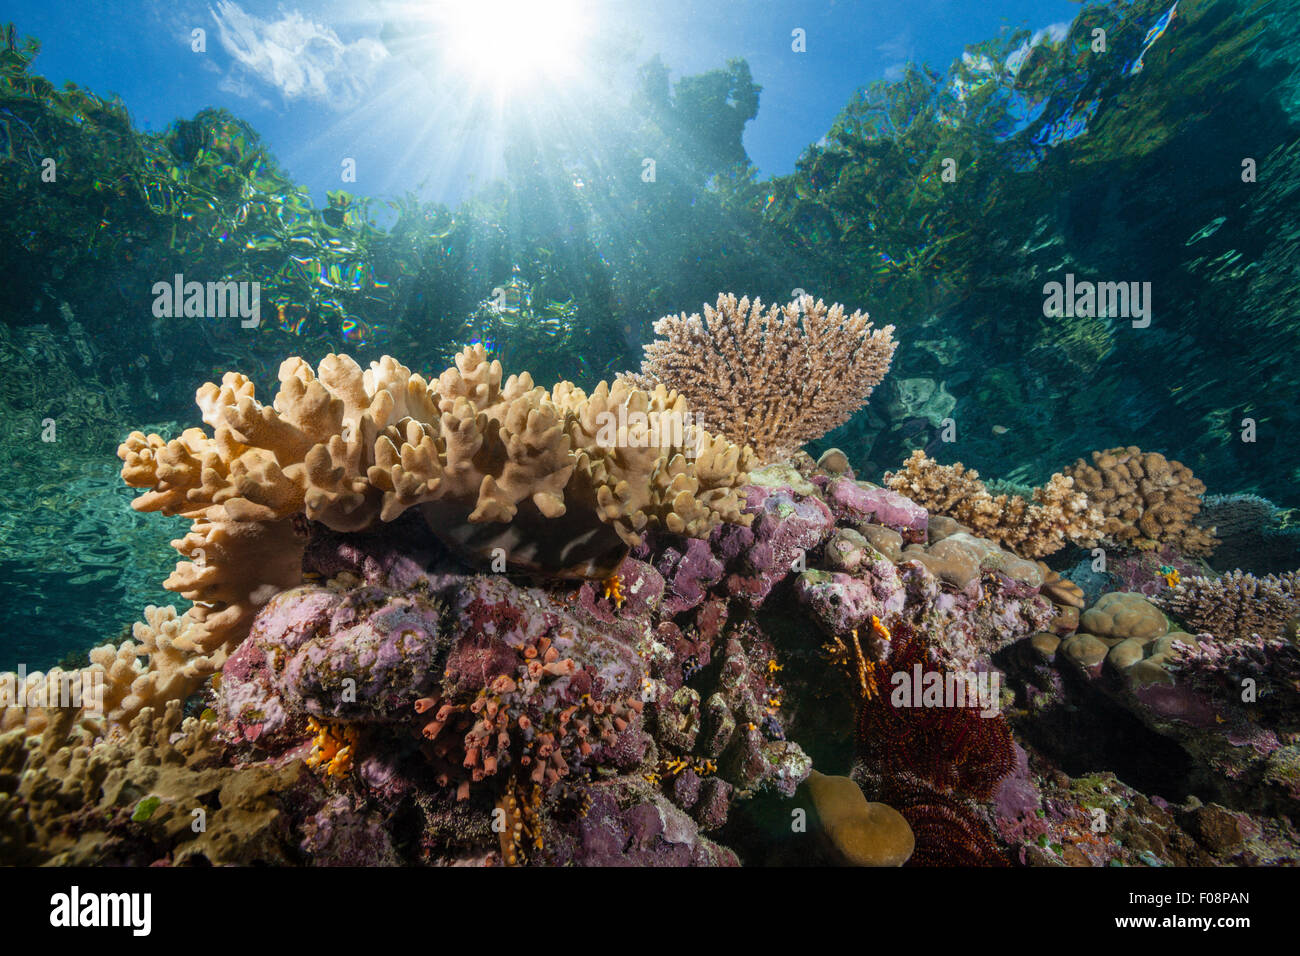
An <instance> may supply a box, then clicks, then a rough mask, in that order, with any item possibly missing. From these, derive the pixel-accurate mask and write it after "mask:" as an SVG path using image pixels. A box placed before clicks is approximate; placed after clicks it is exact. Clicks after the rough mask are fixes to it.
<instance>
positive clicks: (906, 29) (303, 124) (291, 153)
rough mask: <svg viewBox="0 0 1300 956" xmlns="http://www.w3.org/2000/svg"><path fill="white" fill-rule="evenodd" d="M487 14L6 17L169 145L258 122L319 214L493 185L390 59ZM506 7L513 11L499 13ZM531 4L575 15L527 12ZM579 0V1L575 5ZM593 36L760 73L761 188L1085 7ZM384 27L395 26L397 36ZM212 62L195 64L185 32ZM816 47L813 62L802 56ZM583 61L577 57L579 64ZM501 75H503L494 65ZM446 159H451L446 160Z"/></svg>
mask: <svg viewBox="0 0 1300 956" xmlns="http://www.w3.org/2000/svg"><path fill="white" fill-rule="evenodd" d="M484 2H485V0H409V2H395V0H323V2H320V0H318V2H302V3H297V2H294V0H280V2H270V0H238V2H232V0H212V2H211V3H209V2H206V0H200V2H194V0H175V2H173V0H139V2H131V0H9V2H8V3H6V5H5V7H6V9H5V12H4V14H2V15H0V17H3V18H5V19H12V20H13V21H14V22H15V23H16V25H17V28H18V32H19V33H20V34H30V35H35V36H36V37H38V38H39V39H40V40H41V43H42V47H43V49H42V52H41V55H40V57H39V58H38V60H37V62H36V69H37V70H38V71H39V72H40V73H42V74H44V75H45V76H47V77H49V78H50V79H51V80H53V81H54V82H55V83H58V84H62V83H63V82H64V81H66V80H72V81H75V82H76V83H78V84H80V85H82V86H85V87H88V88H90V89H91V90H93V91H95V92H98V93H108V92H113V93H117V94H119V95H120V96H121V97H122V98H123V100H124V101H125V102H126V104H127V107H128V108H129V109H130V111H131V115H132V117H133V119H134V121H135V123H136V125H137V126H138V127H140V128H142V129H153V130H161V129H163V128H165V127H166V126H167V125H168V124H169V123H171V122H172V121H173V120H175V119H177V118H188V117H191V116H193V115H194V114H195V113H196V112H197V111H198V110H200V109H202V108H204V107H208V106H221V107H225V108H227V109H229V110H231V111H232V112H234V113H236V114H237V115H239V116H241V117H243V118H244V119H246V120H248V121H249V122H250V123H251V124H252V125H253V126H254V127H255V128H256V129H257V130H258V131H259V132H260V133H261V134H262V136H263V137H264V138H265V139H266V140H267V142H268V143H269V144H270V146H271V149H272V151H273V152H274V153H275V155H276V156H277V157H278V158H279V160H280V161H281V162H282V163H283V164H284V165H285V166H286V167H287V169H288V171H289V172H290V174H291V175H292V176H293V177H294V178H295V179H296V180H297V181H299V182H302V183H305V184H307V185H308V186H310V187H311V189H312V192H313V195H315V196H316V197H317V198H318V199H319V198H321V197H322V196H323V193H324V191H325V190H326V189H335V188H340V181H339V180H340V175H339V166H340V159H339V157H341V156H350V157H354V158H355V159H356V160H357V170H358V178H357V182H356V184H355V185H350V186H346V187H344V188H349V189H351V190H352V191H354V192H360V193H366V194H369V195H374V196H392V195H397V194H400V193H402V192H405V191H406V190H408V189H416V190H417V191H418V192H420V193H421V194H422V196H423V197H424V198H433V199H443V200H454V199H455V198H456V197H457V196H458V195H459V194H460V193H461V192H462V191H463V189H464V185H465V182H466V180H467V178H468V176H469V175H470V174H471V173H474V172H477V173H479V174H480V175H490V173H491V171H492V170H491V169H490V168H489V167H490V164H485V163H483V162H481V161H479V160H476V159H474V155H475V154H474V153H473V151H472V150H467V149H466V148H465V142H464V137H465V136H466V135H470V136H472V135H473V130H472V129H469V132H468V134H467V129H468V127H467V126H466V125H465V124H466V123H467V122H468V123H469V124H470V126H471V127H472V126H473V122H474V121H473V120H472V119H468V120H467V118H466V116H465V115H463V114H458V113H457V110H458V108H460V107H463V103H458V102H457V100H458V98H460V97H463V95H464V93H463V90H460V89H458V88H455V87H453V86H452V85H450V84H447V83H443V82H441V81H439V80H437V79H436V78H434V77H431V75H430V74H429V72H428V70H427V69H426V66H427V64H426V63H425V62H422V61H424V60H431V59H432V58H435V57H436V55H437V54H436V51H435V50H433V49H428V50H422V49H421V47H420V46H419V45H418V44H413V45H411V46H409V47H407V48H406V49H405V50H403V49H400V48H399V45H398V44H395V43H394V40H393V38H394V36H395V35H396V36H399V37H400V36H401V35H402V34H403V31H404V30H405V29H406V28H405V27H404V26H403V24H409V23H412V22H416V21H418V20H419V19H420V18H421V17H424V16H426V15H427V13H428V11H429V10H431V9H433V8H436V7H439V6H440V5H441V6H442V7H443V8H444V9H448V8H450V9H452V10H453V15H454V9H455V7H456V6H457V5H458V4H463V5H466V6H468V7H470V8H473V7H474V6H475V5H481V4H482V3H484ZM488 2H501V0H488ZM533 2H534V3H536V4H545V3H548V2H571V0H533ZM572 2H583V0H572ZM584 6H585V8H586V17H585V22H586V27H585V29H586V30H587V31H588V32H589V33H590V34H591V35H594V36H595V37H597V38H601V37H604V38H609V37H611V36H615V37H618V38H619V42H620V43H621V44H622V48H623V49H625V50H627V51H628V53H629V55H628V56H627V57H626V65H627V66H628V67H629V68H630V67H631V66H633V65H635V64H639V63H641V62H643V61H644V60H646V59H648V58H649V57H651V56H652V55H654V54H656V53H657V54H659V55H660V56H661V57H662V59H663V61H664V62H665V63H666V64H667V65H668V66H669V67H670V68H671V69H672V70H673V73H674V76H678V75H681V74H687V73H698V72H702V71H704V70H708V69H713V68H716V67H720V66H722V65H723V64H724V63H725V62H726V60H727V59H728V58H730V57H744V58H745V59H747V60H748V61H749V64H750V67H751V69H752V71H753V74H754V77H755V80H756V81H757V82H758V83H759V84H760V85H761V86H762V87H763V93H762V98H761V101H760V108H759V113H758V119H757V120H756V121H755V122H754V123H752V124H750V127H749V129H748V131H747V134H746V147H747V149H748V151H749V154H750V156H751V158H752V159H753V160H754V162H755V163H756V164H757V166H758V167H759V169H760V170H761V171H762V172H763V173H765V174H780V173H785V172H788V171H790V170H791V169H792V168H793V165H794V162H795V160H796V159H797V158H798V156H799V154H800V152H801V151H802V150H803V149H804V148H805V147H806V146H807V145H808V144H809V143H812V142H815V141H816V140H818V139H819V138H820V137H821V136H822V134H823V133H825V132H826V130H827V129H828V128H829V125H830V123H831V120H832V119H833V117H834V116H835V114H836V112H837V111H838V110H839V109H840V107H842V106H843V105H844V104H845V102H847V100H848V98H849V96H850V95H851V94H852V93H853V91H854V90H856V89H858V88H859V87H861V86H863V85H865V84H867V83H869V82H871V81H873V80H876V79H879V78H881V77H884V76H889V75H891V73H892V71H896V70H897V69H898V68H899V66H900V65H901V64H902V63H903V62H904V61H907V60H916V61H919V62H924V63H929V64H930V65H932V66H935V67H938V68H943V67H946V66H947V64H948V63H949V62H951V60H952V59H953V58H955V57H956V56H957V55H959V54H960V53H961V50H962V49H963V47H965V46H966V45H968V44H971V43H975V42H978V41H980V40H983V39H987V38H989V37H991V36H995V35H997V34H998V32H999V31H1000V30H1003V29H1006V28H1008V27H1017V26H1028V27H1030V28H1033V29H1039V28H1043V27H1047V26H1049V25H1051V24H1056V23H1063V22H1069V21H1070V20H1072V19H1073V17H1074V16H1075V14H1076V13H1077V12H1078V10H1079V5H1078V3H1077V2H1074V0H821V2H793V0H701V2H692V0H585V3H584ZM385 25H387V27H386V26H385ZM196 27H198V28H202V29H204V30H206V33H207V50H206V52H205V53H202V54H198V53H195V52H193V51H192V50H191V49H190V37H191V30H192V29H194V28H196ZM795 28H801V29H803V30H805V31H806V36H807V52H806V53H803V54H796V53H794V52H793V51H792V50H791V31H792V30H793V29H795ZM569 55H570V56H574V57H575V58H576V59H579V60H580V59H581V56H582V53H581V50H580V49H579V50H577V51H574V52H573V53H571V54H569ZM486 69H487V71H488V72H491V70H492V69H493V67H492V66H491V64H489V65H488V66H487V67H486ZM451 157H455V158H454V159H452V158H451Z"/></svg>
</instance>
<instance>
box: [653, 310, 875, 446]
mask: <svg viewBox="0 0 1300 956" xmlns="http://www.w3.org/2000/svg"><path fill="white" fill-rule="evenodd" d="M893 332H894V327H893V326H892V325H889V326H885V327H884V328H882V329H874V330H873V328H872V325H871V322H870V321H869V320H868V317H867V316H866V314H865V313H862V312H854V313H853V314H852V315H846V314H845V312H844V307H843V306H841V305H838V304H836V305H832V306H830V307H827V306H826V305H825V304H824V303H823V302H822V301H821V300H817V301H814V300H813V298H812V297H811V296H804V297H803V298H801V299H799V300H798V301H795V302H791V303H789V304H788V305H785V306H775V305H774V306H770V307H768V308H767V309H764V308H763V304H762V302H761V301H760V300H759V299H754V300H753V301H752V302H751V301H750V299H749V298H748V297H746V298H743V299H739V300H738V299H737V298H736V297H735V296H734V295H719V296H718V301H717V304H716V305H715V306H714V307H712V308H710V307H709V306H708V305H705V307H704V318H703V319H701V318H700V316H699V314H698V313H696V314H693V315H690V316H687V315H686V313H684V312H683V313H682V314H681V315H668V316H664V317H663V318H661V319H660V320H659V321H658V322H656V323H655V333H656V334H657V335H658V336H659V339H658V340H656V341H654V342H652V343H650V344H649V345H647V346H646V347H645V353H646V355H645V360H644V362H643V363H642V366H641V377H640V378H639V379H638V380H640V381H657V382H662V383H664V384H665V385H667V386H668V387H669V388H673V389H676V390H677V391H679V392H681V393H682V394H683V395H685V396H686V398H687V399H688V400H689V402H690V405H691V410H692V411H693V412H694V413H695V414H697V415H699V416H700V417H701V419H702V420H703V421H704V422H705V423H706V424H707V425H708V426H709V427H710V428H716V429H719V430H720V431H721V432H722V433H723V434H725V435H726V436H727V437H728V438H730V439H731V440H732V441H735V442H739V443H742V444H748V445H751V446H753V448H754V450H755V452H756V453H757V455H758V458H759V459H760V460H761V461H765V462H770V461H775V460H777V459H780V458H785V457H788V456H789V455H790V454H791V453H792V452H794V451H795V450H796V449H797V448H798V447H799V446H801V445H803V444H804V443H805V442H808V441H811V440H813V439H814V438H818V437H820V436H822V435H824V434H826V432H828V431H830V430H831V429H832V428H834V427H836V426H837V425H841V424H843V423H844V422H846V421H848V419H849V417H850V416H852V414H853V413H854V412H855V411H857V410H858V409H859V408H861V407H862V406H863V405H864V404H866V401H867V399H868V398H869V397H870V395H871V392H872V389H874V388H875V387H876V386H877V385H879V384H880V382H881V380H882V379H883V378H884V377H885V373H886V372H888V371H889V364H890V362H891V361H892V360H893V356H894V349H895V348H896V347H897V343H896V342H895V341H894V339H893Z"/></svg>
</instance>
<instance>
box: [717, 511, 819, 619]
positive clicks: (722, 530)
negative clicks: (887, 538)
mask: <svg viewBox="0 0 1300 956" xmlns="http://www.w3.org/2000/svg"><path fill="white" fill-rule="evenodd" d="M746 490H747V492H749V493H750V495H749V497H748V498H747V500H746V505H745V511H746V513H748V514H754V515H755V516H756V517H755V519H754V523H753V525H752V526H751V527H749V528H745V527H743V526H741V525H725V524H724V525H721V526H719V527H718V528H717V529H715V530H714V532H713V534H712V536H711V537H710V539H709V543H710V545H711V547H712V549H713V553H714V554H715V555H716V556H717V557H718V559H719V560H720V561H721V562H722V564H723V565H724V567H725V568H726V569H727V571H728V572H730V574H729V576H728V578H727V581H726V586H727V590H728V591H729V592H730V594H731V596H732V597H733V598H738V599H740V600H742V601H745V602H746V603H748V604H750V605H753V606H758V605H760V604H762V603H763V602H764V601H765V600H766V599H767V596H768V595H769V594H770V593H771V592H772V589H773V588H774V587H775V586H776V585H777V584H778V583H779V582H780V581H782V580H784V579H785V578H786V576H787V575H789V574H790V573H791V570H792V567H793V565H794V563H795V561H796V559H797V558H799V557H801V556H803V555H805V554H806V552H808V551H810V550H812V549H814V548H816V547H818V546H819V545H821V543H822V541H824V540H825V538H826V537H827V535H829V534H830V532H831V531H832V530H833V529H834V527H835V518H834V516H833V515H832V514H831V512H830V509H829V508H827V507H826V505H825V504H823V503H822V502H821V501H819V500H818V499H817V498H811V497H809V498H801V497H799V496H797V495H796V494H795V493H794V492H792V491H790V490H789V489H786V488H779V489H776V490H775V491H773V490H772V489H768V488H761V487H753V486H751V487H750V488H748V489H746Z"/></svg>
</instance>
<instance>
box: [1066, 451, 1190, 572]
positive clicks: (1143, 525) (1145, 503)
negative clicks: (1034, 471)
mask: <svg viewBox="0 0 1300 956" xmlns="http://www.w3.org/2000/svg"><path fill="white" fill-rule="evenodd" d="M1065 474H1066V475H1068V476H1069V477H1071V478H1073V479H1074V484H1075V487H1076V488H1078V489H1079V490H1080V491H1082V492H1083V493H1084V494H1085V495H1087V496H1088V502H1089V503H1090V504H1091V505H1092V506H1093V507H1095V508H1097V509H1099V510H1100V511H1101V512H1102V515H1103V519H1104V524H1103V525H1102V527H1101V528H1100V531H1099V533H1096V534H1089V535H1087V536H1086V537H1081V538H1080V540H1079V543H1080V544H1083V545H1084V546H1085V547H1089V548H1091V547H1096V546H1097V545H1098V544H1105V545H1107V546H1109V547H1127V548H1136V549H1139V550H1143V551H1149V550H1152V549H1154V548H1157V547H1159V546H1160V545H1162V544H1171V545H1173V546H1174V547H1175V548H1176V549H1177V550H1179V551H1182V552H1184V553H1186V554H1192V555H1206V554H1210V553H1211V552H1212V551H1213V550H1214V547H1215V544H1216V541H1215V538H1214V529H1213V528H1208V529H1207V528H1200V527H1197V526H1196V524H1195V523H1194V522H1195V519H1196V516H1197V514H1198V512H1199V511H1200V510H1201V495H1202V494H1203V493H1204V492H1205V485H1204V483H1202V482H1201V481H1200V480H1199V479H1198V478H1197V477H1196V476H1195V475H1193V474H1192V472H1191V469H1190V468H1188V467H1187V466H1186V465H1184V464H1183V463H1182V462H1178V461H1171V460H1169V459H1167V458H1165V456H1164V455H1161V454H1160V453H1159V452H1144V451H1142V450H1141V449H1139V448H1138V447H1137V446H1136V445H1130V446H1128V447H1127V448H1108V449H1106V450H1105V451H1094V452H1093V453H1092V464H1088V463H1087V462H1085V461H1084V460H1083V459H1082V458H1080V459H1078V460H1077V461H1075V463H1074V464H1073V465H1071V466H1070V467H1069V468H1066V469H1065Z"/></svg>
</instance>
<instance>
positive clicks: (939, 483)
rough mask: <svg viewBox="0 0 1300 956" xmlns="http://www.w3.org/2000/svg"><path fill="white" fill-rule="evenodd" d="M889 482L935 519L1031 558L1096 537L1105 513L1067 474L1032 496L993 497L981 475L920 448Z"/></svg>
mask: <svg viewBox="0 0 1300 956" xmlns="http://www.w3.org/2000/svg"><path fill="white" fill-rule="evenodd" d="M884 480H885V484H886V485H887V486H888V487H889V488H891V489H892V490H894V491H897V492H898V493H900V494H902V495H905V496H906V497H908V498H910V499H912V500H913V501H915V502H916V503H917V504H919V505H921V506H922V507H923V508H925V509H926V510H927V511H929V512H930V514H932V515H944V516H946V517H949V518H953V519H955V520H957V521H959V522H961V523H962V524H964V525H966V526H967V527H968V528H970V529H971V530H972V531H973V532H974V533H975V534H976V535H978V536H980V537H983V538H988V539H990V540H993V541H997V542H998V543H1000V544H1002V545H1004V546H1005V547H1007V548H1009V549H1011V550H1012V551H1015V552H1016V553H1017V554H1020V555H1024V556H1026V557H1031V558H1040V557H1043V556H1044V555H1048V554H1051V553H1053V552H1054V551H1059V550H1060V549H1061V548H1062V547H1064V545H1065V542H1066V541H1067V540H1069V541H1074V540H1078V539H1079V538H1083V537H1087V536H1090V535H1094V534H1096V533H1097V531H1098V529H1099V528H1100V523H1101V515H1100V513H1099V512H1097V511H1095V510H1094V509H1092V508H1091V507H1089V502H1088V500H1087V498H1085V497H1084V495H1082V494H1081V493H1080V492H1079V491H1078V490H1076V489H1075V488H1074V483H1073V482H1072V481H1071V480H1070V479H1069V478H1068V477H1066V476H1064V475H1060V474H1056V475H1052V477H1051V478H1050V479H1048V482H1047V484H1046V485H1044V486H1043V487H1041V488H1035V489H1034V491H1033V496H1032V497H1031V498H1024V497H1021V496H1020V495H1006V494H1001V495H996V496H995V495H992V494H990V493H989V490H988V488H987V487H985V485H984V482H982V481H980V480H979V472H978V471H975V470H974V469H970V468H967V467H966V466H965V465H963V464H961V463H960V462H958V463H957V464H955V465H941V464H939V463H938V462H937V461H935V460H934V459H933V458H929V457H927V456H926V454H925V452H923V451H921V450H919V449H918V450H916V451H914V452H912V454H911V456H910V457H909V458H908V459H907V461H906V462H904V464H903V469H902V470H901V471H896V472H889V473H887V474H886V475H885V479H884Z"/></svg>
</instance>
